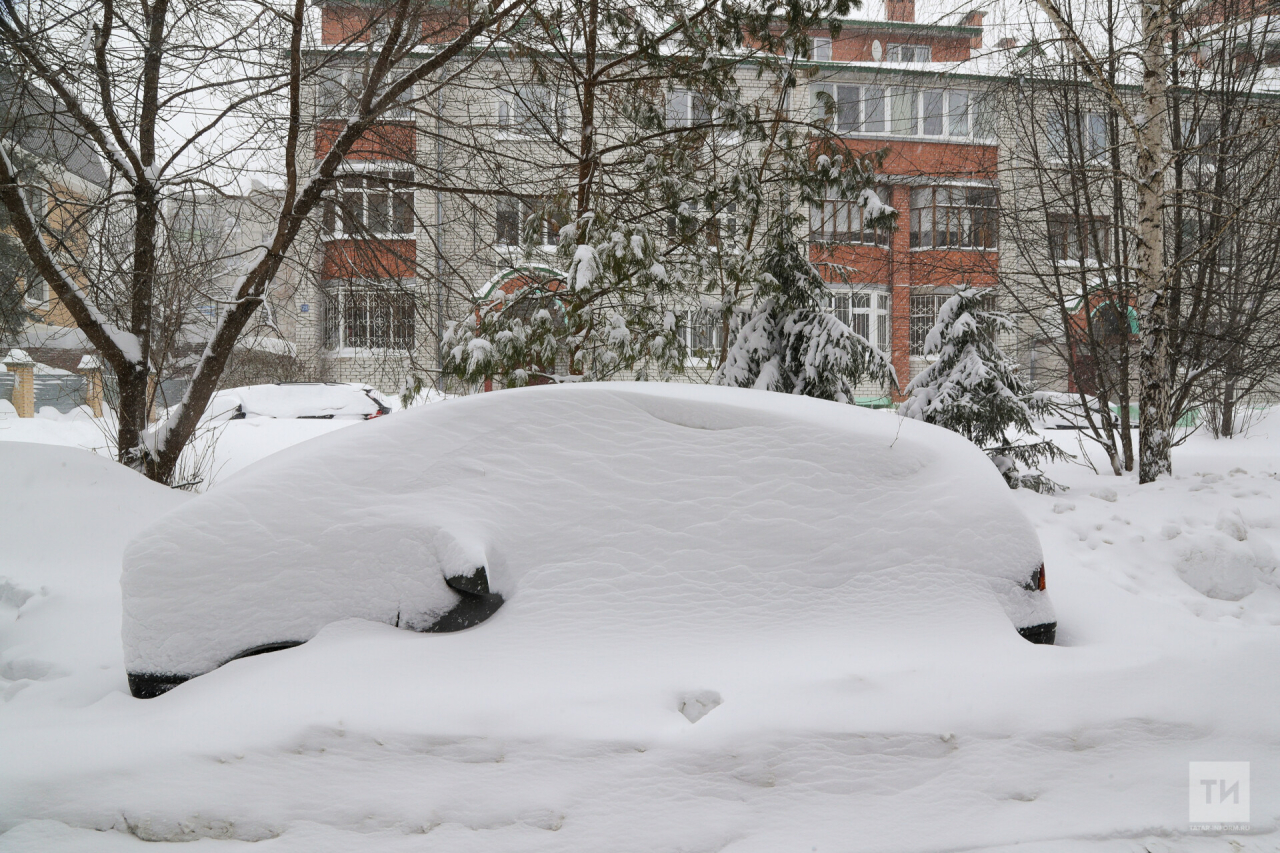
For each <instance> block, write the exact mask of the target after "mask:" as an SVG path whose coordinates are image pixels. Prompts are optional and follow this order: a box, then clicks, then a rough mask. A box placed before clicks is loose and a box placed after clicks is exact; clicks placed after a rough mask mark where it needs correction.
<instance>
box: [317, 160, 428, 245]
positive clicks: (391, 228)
mask: <svg viewBox="0 0 1280 853" xmlns="http://www.w3.org/2000/svg"><path fill="white" fill-rule="evenodd" d="M413 218H414V217H413V172H410V171H396V172H378V171H371V172H359V173H355V174H349V175H343V176H341V177H340V178H338V187H337V189H336V190H335V191H334V192H333V193H332V194H331V195H330V196H329V197H328V198H327V199H325V204H324V223H323V224H324V232H325V234H327V235H328V236H330V237H394V236H400V235H404V234H412V233H413Z"/></svg>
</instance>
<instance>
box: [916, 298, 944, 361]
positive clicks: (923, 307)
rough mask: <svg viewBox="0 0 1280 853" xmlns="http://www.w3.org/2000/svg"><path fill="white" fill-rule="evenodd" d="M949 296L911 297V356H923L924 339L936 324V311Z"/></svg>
mask: <svg viewBox="0 0 1280 853" xmlns="http://www.w3.org/2000/svg"><path fill="white" fill-rule="evenodd" d="M948 298H950V295H949V294H947V295H942V294H936V293H927V294H916V293H913V294H912V295H911V354H912V355H924V342H925V338H927V337H928V336H929V330H930V329H932V328H933V327H934V324H936V323H937V322H938V310H939V309H940V308H942V303H944V302H946V301H947V299H948Z"/></svg>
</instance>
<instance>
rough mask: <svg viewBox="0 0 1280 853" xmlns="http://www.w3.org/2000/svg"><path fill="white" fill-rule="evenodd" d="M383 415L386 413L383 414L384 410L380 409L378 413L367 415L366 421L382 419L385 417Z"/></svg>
mask: <svg viewBox="0 0 1280 853" xmlns="http://www.w3.org/2000/svg"><path fill="white" fill-rule="evenodd" d="M383 414H384V413H383V411H382V409H378V411H376V412H374V413H373V414H369V415H365V416H364V419H365V420H366V421H371V420H373V419H374V418H380V417H382V415H383Z"/></svg>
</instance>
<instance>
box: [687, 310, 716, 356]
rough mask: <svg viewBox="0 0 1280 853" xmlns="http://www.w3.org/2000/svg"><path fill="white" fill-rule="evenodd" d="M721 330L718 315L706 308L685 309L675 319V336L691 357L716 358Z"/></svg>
mask: <svg viewBox="0 0 1280 853" xmlns="http://www.w3.org/2000/svg"><path fill="white" fill-rule="evenodd" d="M723 331H724V322H723V320H721V318H720V315H719V314H716V313H715V312H713V311H708V310H706V309H699V310H696V311H685V312H684V313H682V314H681V315H680V316H679V317H678V318H677V320H676V337H677V338H678V339H679V340H680V342H681V343H683V344H684V346H685V348H686V349H687V350H688V352H689V355H690V357H692V358H698V359H716V358H718V357H719V353H720V342H721V340H722V339H723Z"/></svg>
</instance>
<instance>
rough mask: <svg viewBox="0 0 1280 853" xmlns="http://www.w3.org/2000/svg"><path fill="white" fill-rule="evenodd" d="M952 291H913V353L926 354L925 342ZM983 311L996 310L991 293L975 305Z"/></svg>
mask: <svg viewBox="0 0 1280 853" xmlns="http://www.w3.org/2000/svg"><path fill="white" fill-rule="evenodd" d="M952 296H953V294H951V293H913V294H911V317H910V325H911V355H924V354H925V352H924V342H925V339H926V338H928V337H929V332H930V330H932V329H933V327H934V326H935V325H936V324H937V322H938V312H939V311H941V310H942V306H943V305H944V304H945V303H946V301H947V300H948V299H950V298H951V297H952ZM975 307H976V308H977V309H978V310H981V311H993V310H995V307H996V306H995V299H994V298H993V296H992V294H991V293H986V294H984V295H983V296H982V297H981V298H980V299H978V301H977V304H976V306H975Z"/></svg>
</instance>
